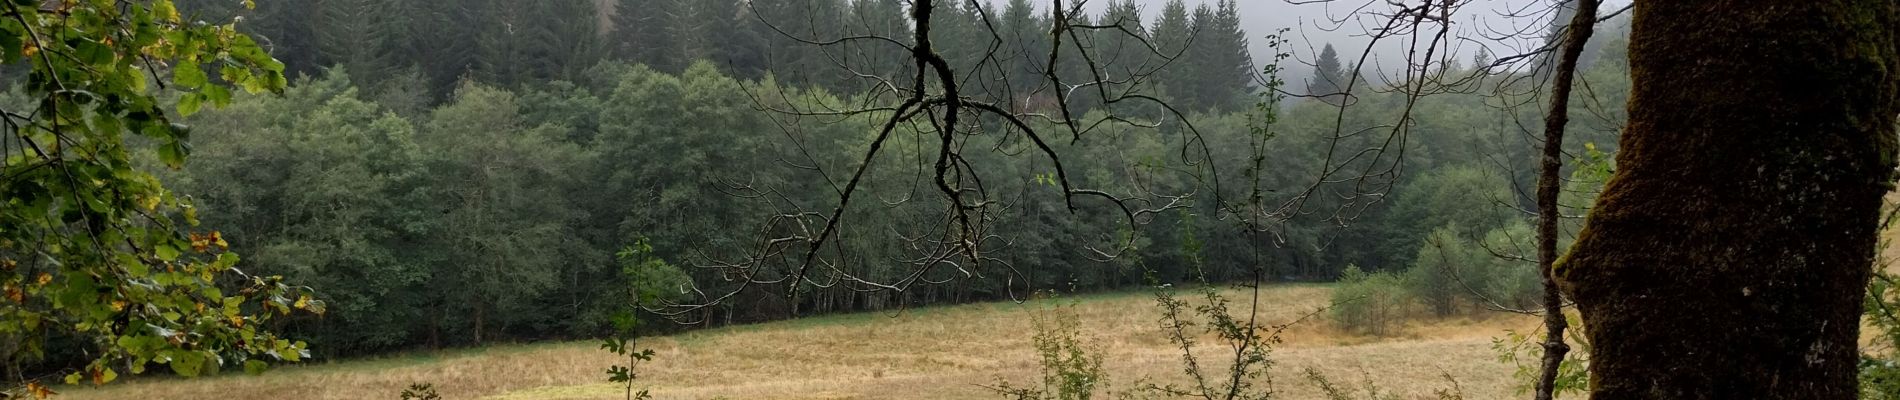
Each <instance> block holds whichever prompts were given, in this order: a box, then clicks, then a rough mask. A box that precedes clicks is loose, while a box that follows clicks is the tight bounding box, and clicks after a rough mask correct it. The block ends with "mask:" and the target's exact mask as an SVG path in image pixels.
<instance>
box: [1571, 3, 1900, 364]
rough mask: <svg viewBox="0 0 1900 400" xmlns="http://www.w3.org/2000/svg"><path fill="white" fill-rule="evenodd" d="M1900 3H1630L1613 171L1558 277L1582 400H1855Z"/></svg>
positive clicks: (1890, 143)
mask: <svg viewBox="0 0 1900 400" xmlns="http://www.w3.org/2000/svg"><path fill="white" fill-rule="evenodd" d="M1896 26H1900V2H1895V1H1893V0H1806V1H1761V0H1700V1H1687V0H1676V1H1655V0H1639V1H1637V2H1636V15H1635V25H1634V26H1633V31H1632V35H1631V38H1630V73H1631V75H1632V76H1631V78H1632V82H1633V84H1634V88H1633V91H1632V93H1631V96H1630V104H1629V108H1630V125H1629V128H1628V129H1627V130H1626V131H1625V132H1624V134H1623V137H1622V147H1621V152H1620V153H1619V154H1618V155H1617V168H1618V169H1617V171H1616V174H1615V175H1614V176H1613V177H1612V178H1611V180H1610V182H1609V185H1608V186H1607V187H1606V188H1605V189H1604V192H1603V195H1602V197H1601V198H1600V199H1599V201H1598V203H1597V208H1596V209H1595V210H1594V211H1593V212H1592V213H1591V215H1590V218H1589V221H1588V224H1587V226H1586V227H1585V228H1584V231H1583V232H1582V233H1581V234H1580V237H1579V238H1578V242H1577V244H1576V245H1575V246H1574V247H1573V248H1572V249H1571V253H1570V254H1569V255H1568V256H1566V258H1565V260H1564V261H1563V262H1561V263H1559V265H1558V266H1557V267H1556V273H1557V275H1558V278H1559V279H1560V281H1561V283H1562V286H1563V289H1564V290H1565V292H1566V294H1568V295H1569V296H1570V298H1571V299H1573V300H1575V301H1576V303H1577V306H1578V308H1579V309H1580V310H1581V311H1582V313H1583V322H1584V325H1585V326H1586V327H1587V329H1586V334H1587V335H1588V336H1589V339H1590V343H1591V345H1592V349H1591V356H1590V359H1591V365H1590V374H1591V388H1590V389H1591V392H1592V398H1593V399H1596V400H1617V399H1739V398H1756V399H1852V398H1854V396H1855V391H1856V388H1855V383H1856V376H1855V363H1856V361H1857V357H1858V352H1857V344H1858V342H1857V339H1858V335H1859V330H1860V324H1859V321H1860V319H1859V315H1860V305H1861V303H1860V301H1861V295H1862V292H1863V290H1864V287H1865V284H1866V283H1867V279H1868V274H1869V270H1870V266H1871V265H1872V261H1873V257H1874V243H1875V240H1876V228H1877V219H1878V214H1879V210H1880V205H1881V201H1880V198H1881V196H1882V194H1884V193H1886V192H1887V191H1888V190H1890V189H1891V187H1892V185H1891V177H1892V176H1893V173H1894V171H1893V168H1894V156H1895V154H1894V149H1895V137H1894V134H1895V133H1894V131H1893V129H1894V128H1893V122H1894V117H1895V115H1894V114H1895V112H1896V111H1900V107H1896V103H1897V97H1900V93H1897V92H1900V91H1897V90H1896V75H1897V74H1900V56H1896V53H1900V44H1897V43H1896V41H1897V39H1900V37H1897V36H1900V35H1896V33H1900V32H1896Z"/></svg>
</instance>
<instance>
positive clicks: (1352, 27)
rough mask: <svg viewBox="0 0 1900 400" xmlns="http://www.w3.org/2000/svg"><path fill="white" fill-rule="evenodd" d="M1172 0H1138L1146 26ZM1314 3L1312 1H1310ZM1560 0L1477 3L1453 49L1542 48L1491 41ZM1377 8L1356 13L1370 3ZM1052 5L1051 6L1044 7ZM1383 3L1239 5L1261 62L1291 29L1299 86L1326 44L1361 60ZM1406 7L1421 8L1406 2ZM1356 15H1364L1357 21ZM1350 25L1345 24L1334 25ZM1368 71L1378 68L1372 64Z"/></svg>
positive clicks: (1390, 51)
mask: <svg viewBox="0 0 1900 400" xmlns="http://www.w3.org/2000/svg"><path fill="white" fill-rule="evenodd" d="M1087 1H1088V3H1086V4H1085V7H1087V8H1088V9H1089V12H1090V14H1091V15H1101V12H1102V10H1103V9H1104V8H1106V7H1107V6H1108V3H1109V0H1087ZM1167 1H1168V0H1135V2H1136V3H1137V4H1140V5H1141V7H1142V21H1143V22H1144V23H1146V24H1149V25H1151V26H1152V25H1153V23H1154V20H1155V18H1156V16H1157V15H1159V14H1160V13H1161V8H1162V6H1163V5H1164V4H1166V3H1167ZM1308 1H1310V0H1308ZM1555 1H1556V0H1472V1H1470V2H1469V3H1467V4H1466V5H1465V6H1463V8H1461V9H1460V10H1459V11H1458V15H1457V16H1456V17H1454V18H1453V27H1454V29H1455V31H1454V32H1453V33H1452V36H1455V37H1462V38H1465V39H1464V40H1458V41H1456V43H1454V47H1453V50H1454V51H1456V52H1457V53H1458V54H1460V58H1459V59H1460V60H1466V61H1468V60H1469V59H1470V55H1471V54H1474V53H1476V52H1477V50H1478V48H1479V47H1485V48H1487V49H1488V50H1489V51H1490V52H1491V53H1492V54H1517V53H1522V52H1525V51H1529V50H1532V49H1535V48H1537V47H1539V46H1542V45H1543V43H1542V41H1541V40H1532V39H1522V40H1506V41H1498V40H1491V39H1490V38H1488V37H1493V38H1494V37H1499V36H1506V35H1505V32H1515V31H1521V30H1525V29H1529V30H1531V31H1533V32H1543V31H1544V29H1546V27H1548V26H1549V24H1550V19H1551V14H1550V13H1548V12H1546V11H1545V10H1549V7H1550V6H1551V5H1552V4H1554V3H1555ZM1629 1H1630V0H1607V1H1606V2H1605V3H1606V4H1604V5H1603V10H1602V12H1604V13H1608V12H1611V11H1613V10H1616V9H1619V8H1622V7H1624V6H1625V5H1627V4H1629ZM1184 2H1185V3H1187V6H1188V9H1189V10H1192V9H1193V8H1194V7H1195V6H1198V5H1200V4H1208V5H1209V6H1213V5H1214V3H1215V0H1184ZM1369 2H1370V3H1372V4H1374V7H1373V8H1367V9H1355V7H1359V6H1361V5H1364V4H1367V3H1369ZM1042 3H1043V4H1048V3H1047V2H1042ZM1385 3H1386V2H1385V1H1384V0H1335V1H1332V2H1322V3H1314V4H1291V3H1288V2H1287V0H1239V1H1238V3H1237V4H1239V6H1240V16H1241V26H1242V28H1245V29H1246V30H1247V35H1248V42H1249V43H1250V44H1251V46H1252V48H1251V49H1250V50H1252V53H1253V56H1254V60H1255V62H1256V63H1261V62H1266V61H1268V60H1270V58H1269V57H1268V56H1269V55H1270V54H1271V52H1270V51H1269V50H1268V48H1267V40H1266V39H1264V37H1265V36H1266V35H1268V34H1271V33H1273V32H1274V31H1277V30H1279V29H1280V28H1288V29H1291V30H1290V31H1288V32H1287V36H1288V39H1289V40H1291V41H1292V42H1291V43H1290V46H1291V47H1292V49H1291V50H1292V51H1291V53H1292V54H1293V57H1294V59H1292V60H1288V63H1287V65H1284V67H1285V68H1286V69H1287V74H1288V75H1287V76H1283V77H1282V78H1285V79H1287V80H1288V81H1289V82H1294V84H1296V85H1297V84H1298V82H1300V81H1301V80H1302V79H1304V78H1306V77H1307V76H1308V75H1309V74H1310V71H1311V68H1310V67H1307V66H1306V65H1303V63H1311V62H1312V59H1313V57H1314V55H1315V54H1317V53H1318V52H1319V49H1320V48H1321V47H1322V46H1324V45H1325V44H1328V43H1331V44H1332V45H1333V46H1334V47H1335V49H1337V50H1338V51H1339V53H1340V58H1341V59H1342V61H1345V62H1348V63H1351V62H1352V61H1353V60H1356V59H1357V58H1358V54H1359V53H1360V52H1361V51H1364V49H1365V48H1366V45H1367V43H1368V42H1369V41H1370V40H1369V39H1368V38H1367V37H1366V33H1367V32H1368V31H1369V30H1370V29H1373V28H1377V27H1376V26H1362V25H1361V23H1362V22H1363V23H1365V24H1375V23H1379V22H1383V21H1384V20H1383V19H1379V18H1376V17H1372V16H1368V15H1366V14H1367V13H1366V12H1367V11H1386V10H1388V9H1389V8H1388V6H1385ZM1406 3H1408V4H1409V3H1416V2H1415V1H1407V2H1406ZM1355 15H1357V16H1359V17H1358V18H1354V17H1355ZM1340 20H1346V21H1347V22H1346V23H1344V24H1341V23H1337V22H1334V21H1340ZM1404 49H1405V46H1404V45H1403V44H1402V43H1401V42H1400V41H1398V40H1395V39H1386V40H1385V41H1383V42H1381V45H1380V46H1379V47H1378V48H1376V49H1375V51H1374V52H1373V53H1374V54H1373V58H1374V60H1375V61H1374V62H1376V63H1377V64H1379V65H1383V66H1386V68H1388V69H1389V68H1391V67H1394V66H1397V65H1398V63H1399V62H1401V60H1402V59H1403V55H1404ZM1367 65H1368V68H1371V67H1372V65H1373V63H1371V62H1369V63H1368V64H1367Z"/></svg>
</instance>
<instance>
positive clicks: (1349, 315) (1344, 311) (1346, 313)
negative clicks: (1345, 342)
mask: <svg viewBox="0 0 1900 400" xmlns="http://www.w3.org/2000/svg"><path fill="white" fill-rule="evenodd" d="M1401 281H1402V279H1400V278H1399V277H1398V276H1396V275H1393V274H1391V273H1389V272H1375V273H1370V274H1368V273H1366V272H1365V271H1363V270H1360V269H1359V266H1357V265H1348V266H1346V270H1345V271H1344V272H1342V273H1341V274H1340V277H1339V287H1338V288H1337V289H1334V290H1333V299H1332V303H1333V306H1332V307H1333V308H1332V310H1331V311H1330V312H1331V315H1332V317H1333V322H1334V323H1337V324H1339V326H1340V328H1342V329H1345V330H1347V331H1351V332H1355V333H1363V334H1370V335H1380V336H1383V335H1387V334H1390V333H1392V327H1393V326H1394V325H1397V323H1398V322H1399V321H1400V319H1401V316H1402V315H1401V313H1403V312H1404V308H1405V303H1406V302H1407V301H1408V300H1409V298H1408V297H1407V296H1405V293H1404V292H1405V285H1404V284H1403V283H1402V282H1401Z"/></svg>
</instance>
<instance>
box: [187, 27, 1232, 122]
mask: <svg viewBox="0 0 1900 400" xmlns="http://www.w3.org/2000/svg"><path fill="white" fill-rule="evenodd" d="M970 4H973V2H972V3H966V2H955V4H947V5H945V6H944V7H942V8H941V9H940V10H938V11H937V12H936V13H935V14H933V17H932V18H933V21H934V22H933V25H934V26H936V27H937V28H936V29H937V32H940V33H941V35H937V39H935V42H936V43H937V44H938V45H939V47H940V48H941V51H943V52H944V53H945V54H946V58H948V59H950V61H951V62H952V64H953V66H954V67H956V68H959V69H961V70H978V69H989V70H994V71H998V72H1000V73H1007V74H1012V75H1011V76H1014V78H1013V79H1009V80H1010V81H1009V82H1002V81H1000V79H999V80H998V81H994V82H978V83H976V85H975V86H978V87H981V88H982V90H983V91H984V92H986V93H991V94H993V95H994V96H998V97H1004V98H1007V97H1009V96H1010V94H1011V93H1017V94H1027V93H1032V92H1036V90H1033V89H1034V88H1033V85H1034V84H1036V83H1037V82H1038V80H1037V79H1035V76H1036V74H1039V73H1042V72H1045V70H1047V69H1048V66H1047V65H1045V64H1046V63H1047V62H1048V61H1049V60H1048V59H1047V58H1046V55H1047V54H1048V53H1049V49H1050V48H1052V46H1053V45H1054V44H1053V43H1052V40H1054V39H1053V38H1051V37H1050V35H1049V34H1048V33H1049V32H1050V28H1051V24H1052V23H1053V22H1052V20H1051V16H1050V15H1049V13H1048V11H1047V10H1037V9H1036V8H1035V5H1034V3H1033V2H1031V1H1029V0H1008V1H1007V2H1005V3H1004V4H1002V5H996V4H992V3H989V2H984V3H983V5H982V6H971V5H970ZM179 7H180V9H181V10H184V12H186V13H189V14H193V15H202V16H226V15H233V14H236V15H241V16H242V17H243V18H244V19H243V20H242V22H241V24H240V29H241V30H243V31H245V32H248V33H250V34H253V35H256V36H257V37H258V40H259V41H260V43H262V44H264V45H265V47H267V48H269V49H270V50H271V54H272V55H273V56H275V57H277V58H278V59H280V60H282V61H283V62H284V64H285V65H286V70H287V72H289V73H290V74H291V75H292V76H295V75H298V74H303V75H317V74H320V71H321V70H323V69H325V68H328V67H331V66H343V67H345V68H347V69H348V70H349V71H351V73H350V78H351V82H352V83H353V84H356V85H357V86H359V87H361V88H363V90H364V92H365V95H364V97H365V98H370V99H375V100H379V102H381V103H385V104H390V105H393V106H402V107H424V106H429V105H434V104H435V103H437V102H439V101H444V100H446V99H448V98H449V97H451V96H452V95H453V94H454V91H455V90H456V88H457V86H458V82H460V81H462V80H464V79H475V80H479V81H482V82H485V83H488V84H491V85H495V86H499V87H507V88H515V87H520V86H524V85H531V84H539V83H543V82H550V81H570V82H572V81H578V80H580V78H581V77H582V75H583V74H585V70H586V69H587V68H589V67H591V66H593V65H594V64H596V63H597V62H600V61H618V62H626V63H633V64H644V65H647V66H649V67H651V68H653V69H655V70H657V71H662V72H667V73H674V74H677V73H681V72H683V71H684V70H685V69H686V68H687V67H688V66H689V65H691V64H692V63H694V62H696V61H699V60H708V61H710V62H712V63H713V64H714V65H716V66H718V67H719V68H720V69H721V70H722V71H726V73H727V74H729V75H731V76H733V77H735V78H740V79H748V80H751V79H759V78H761V77H763V76H764V75H765V74H767V73H768V72H770V73H772V74H773V75H775V76H776V77H777V78H778V79H779V80H781V81H785V82H789V83H794V84H796V85H799V86H816V87H823V88H826V89H829V90H831V91H833V92H855V91H858V90H862V89H864V88H863V87H861V86H862V83H861V82H859V81H858V78H859V76H860V75H872V76H882V77H887V78H896V77H906V76H908V74H910V73H912V72H911V71H914V69H915V67H914V66H913V65H909V63H908V61H906V60H908V58H907V56H908V54H905V53H904V50H903V49H902V48H900V47H898V46H893V45H890V44H889V43H883V41H885V40H888V41H892V42H897V43H907V42H909V41H910V35H911V33H910V29H911V27H910V25H909V23H908V20H907V18H908V15H905V13H906V12H907V7H906V6H905V5H904V4H903V2H901V1H900V0H855V1H853V0H774V1H744V0H714V1H696V0H549V1H533V2H521V1H507V0H481V1H454V2H443V1H426V0H323V1H297V2H282V3H273V4H270V5H269V6H267V7H258V8H256V9H255V10H247V9H245V8H244V7H242V6H241V5H238V4H236V3H234V2H228V1H217V0H180V1H179ZM1144 11H1151V12H1153V13H1154V14H1153V15H1152V16H1144V15H1143V12H1144ZM1069 23H1070V24H1072V25H1100V26H1101V28H1100V29H1094V30H1092V32H1096V33H1094V34H1092V35H1078V37H1074V38H1062V40H1065V41H1068V42H1069V44H1068V46H1071V47H1073V46H1076V42H1082V45H1084V46H1089V47H1090V48H1094V49H1098V50H1097V51H1098V52H1099V53H1100V58H1101V59H1100V60H1097V61H1098V63H1099V65H1098V66H1101V67H1106V68H1107V69H1105V72H1108V75H1109V78H1108V79H1126V77H1127V76H1128V75H1131V74H1135V73H1136V71H1140V73H1141V74H1143V75H1153V79H1152V80H1151V82H1149V83H1151V84H1152V85H1153V86H1156V87H1158V88H1159V89H1158V90H1160V91H1163V92H1167V93H1171V94H1173V97H1174V98H1177V99H1179V100H1180V101H1181V102H1182V103H1183V104H1182V105H1181V106H1182V107H1184V108H1192V109H1207V108H1217V109H1223V110H1229V111H1231V110H1235V109H1239V108H1245V107H1246V106H1247V104H1249V100H1247V98H1246V97H1247V94H1248V92H1249V91H1250V89H1249V88H1250V87H1252V82H1253V81H1252V78H1251V77H1252V76H1253V73H1254V72H1255V67H1254V66H1253V65H1252V63H1251V60H1250V59H1249V57H1248V55H1247V51H1248V50H1247V40H1248V36H1247V33H1246V31H1245V30H1244V29H1243V28H1242V27H1241V26H1240V18H1239V14H1238V3H1237V2H1236V1H1235V0H1224V1H1220V2H1216V3H1213V4H1201V5H1198V6H1195V7H1192V8H1190V7H1189V6H1187V5H1186V4H1185V3H1183V2H1182V1H1180V0H1175V1H1172V2H1169V3H1167V4H1166V5H1165V6H1164V7H1162V8H1161V9H1160V10H1143V9H1142V8H1141V7H1139V6H1137V5H1136V4H1135V3H1134V1H1133V0H1120V1H1117V2H1114V3H1112V4H1111V5H1110V6H1109V7H1108V8H1107V9H1106V10H1105V11H1104V12H1103V13H1102V14H1101V15H1079V16H1071V18H1070V20H1069ZM1124 31H1126V32H1133V33H1135V35H1134V36H1130V35H1127V34H1125V33H1124ZM867 37H876V38H881V39H877V40H862V38H867ZM847 38H860V40H846V39H847ZM1137 38H1139V39H1137ZM830 42H838V43H837V44H838V45H836V46H818V45H814V44H815V43H830ZM992 44H994V45H995V46H992ZM1088 68H1089V66H1088V65H1083V64H1082V63H1062V65H1057V66H1056V68H1055V69H1057V70H1059V72H1058V73H1059V74H1061V75H1062V76H1064V77H1065V79H1066V80H1067V81H1069V82H1083V81H1087V80H1091V79H1092V78H1093V76H1090V75H1089V72H1088ZM1048 92H1049V91H1048V90H1043V91H1041V93H1042V95H1043V96H1051V95H1050V94H1049V93H1048ZM1016 100H1018V101H1023V100H1024V99H1016ZM1041 101H1048V100H1041Z"/></svg>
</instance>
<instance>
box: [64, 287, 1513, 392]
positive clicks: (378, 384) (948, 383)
mask: <svg viewBox="0 0 1900 400" xmlns="http://www.w3.org/2000/svg"><path fill="white" fill-rule="evenodd" d="M1330 292H1331V288H1330V286H1328V285H1306V284H1302V285H1281V286H1269V287H1267V288H1265V289H1263V290H1262V292H1261V303H1260V304H1262V305H1263V306H1262V307H1261V308H1260V310H1259V318H1261V321H1264V322H1265V323H1266V324H1267V325H1277V324H1286V323H1289V322H1293V321H1295V320H1298V319H1300V318H1301V317H1302V316H1305V315H1307V314H1311V313H1313V312H1314V311H1315V310H1317V309H1320V308H1322V307H1324V306H1325V305H1326V304H1327V301H1328V297H1329V294H1330ZM1232 294H1234V295H1241V293H1239V292H1234V293H1232ZM1058 305H1066V306H1068V308H1069V309H1071V310H1073V312H1075V313H1076V315H1077V316H1078V317H1079V321H1080V327H1079V328H1080V329H1079V330H1080V331H1081V332H1082V336H1083V338H1084V339H1085V340H1086V341H1087V342H1088V343H1090V344H1091V345H1092V346H1093V347H1094V350H1095V351H1096V352H1098V353H1099V354H1101V355H1102V358H1103V360H1104V362H1103V367H1104V369H1105V370H1106V372H1107V374H1108V376H1107V379H1108V381H1109V382H1110V388H1109V389H1110V390H1111V391H1114V390H1123V389H1127V388H1129V387H1132V386H1133V385H1134V384H1136V382H1154V383H1164V384H1165V383H1168V382H1185V381H1183V380H1180V379H1179V377H1180V375H1181V354H1180V350H1179V348H1177V347H1174V346H1173V345H1172V344H1171V343H1169V342H1168V341H1167V339H1166V337H1165V336H1164V335H1163V334H1162V332H1161V330H1160V325H1159V322H1158V319H1159V318H1160V312H1159V311H1158V308H1157V307H1155V303H1154V297H1153V294H1151V293H1144V292H1128V293H1111V294H1097V295H1085V296H1073V297H1064V298H1056V299H1041V300H1034V301H1029V302H1024V303H1015V302H999V303H984V304H971V305H961V306H947V307H930V308H921V309H912V310H908V311H904V312H898V313H867V314H848V315H836V316H826V317H816V318H806V319H799V320H791V321H781V322H774V323H766V324H757V325H747V326H734V327H727V328H721V329H712V330H702V331H694V332H688V333H682V334H677V335H672V336H665V337H656V338H648V339H643V340H642V341H641V344H642V345H643V346H646V347H651V348H653V349H654V350H655V351H656V352H657V358H656V359H655V361H654V362H652V363H647V364H643V365H641V366H640V371H641V373H642V375H641V379H640V383H641V385H643V386H645V387H648V388H650V389H651V392H652V394H653V396H654V397H655V398H658V399H713V398H730V399H969V398H1003V396H1001V395H999V394H997V393H996V392H994V391H992V390H991V389H988V388H987V387H988V386H995V385H996V384H998V383H1000V382H1002V381H1004V380H1007V381H1009V382H1014V383H1016V384H1018V385H1033V384H1035V383H1036V382H1038V381H1037V379H1039V378H1038V376H1039V375H1038V374H1039V366H1038V364H1037V362H1036V357H1037V355H1036V352H1035V350H1034V349H1033V347H1032V346H1033V345H1032V343H1031V338H1032V336H1033V335H1034V332H1035V327H1034V324H1033V322H1032V320H1034V316H1035V315H1037V314H1038V313H1045V312H1048V311H1049V310H1052V309H1054V308H1055V307H1056V306H1058ZM1536 325H1537V321H1536V320H1535V319H1534V318H1529V317H1523V316H1515V315H1507V314H1499V313H1480V314H1478V316H1477V317H1468V318H1453V319H1444V320H1415V321H1412V322H1409V323H1408V324H1407V325H1406V326H1405V327H1404V329H1402V330H1400V332H1399V333H1398V334H1396V335H1391V336H1388V337H1367V336H1362V335H1353V334H1346V333H1342V332H1341V331H1339V330H1338V329H1336V328H1334V327H1333V326H1332V325H1331V324H1330V323H1328V322H1327V321H1326V320H1324V319H1323V318H1320V319H1309V320H1306V321H1304V322H1302V323H1300V324H1296V325H1294V326H1292V327H1291V328H1289V329H1287V330H1286V331H1285V333H1284V336H1283V339H1284V342H1283V343H1281V344H1279V345H1278V346H1277V347H1276V348H1275V349H1274V351H1273V353H1272V355H1271V356H1272V358H1273V360H1274V362H1275V365H1274V367H1273V369H1272V372H1273V373H1272V376H1271V378H1272V380H1273V383H1272V384H1273V386H1274V388H1275V390H1276V391H1277V392H1278V394H1279V396H1277V397H1278V398H1284V399H1318V398H1323V397H1322V394H1321V393H1320V392H1319V390H1318V389H1317V387H1316V386H1315V385H1314V384H1313V383H1312V382H1310V381H1309V380H1308V379H1307V378H1306V377H1305V373H1304V370H1305V369H1307V368H1315V369H1317V370H1319V371H1322V372H1324V373H1325V374H1327V375H1329V376H1330V377H1331V378H1333V380H1334V381H1336V382H1338V381H1343V382H1346V383H1351V384H1353V385H1355V386H1358V387H1361V388H1364V387H1367V386H1368V383H1370V385H1371V386H1376V387H1377V388H1378V389H1379V390H1381V391H1384V392H1387V393H1392V394H1396V395H1398V398H1402V399H1413V398H1424V397H1426V396H1429V395H1430V394H1431V393H1432V392H1434V391H1436V390H1439V389H1443V388H1449V387H1453V386H1456V387H1457V388H1458V389H1459V390H1461V391H1462V392H1463V393H1464V394H1465V395H1466V398H1471V399H1493V398H1505V397H1512V396H1513V395H1514V394H1515V393H1517V390H1518V387H1517V381H1516V378H1514V377H1513V375H1514V374H1515V372H1516V371H1517V367H1516V366H1514V365H1512V364H1508V363H1505V362H1501V361H1499V360H1498V357H1497V356H1498V353H1497V352H1496V351H1495V350H1494V349H1493V340H1495V339H1497V338H1500V337H1502V336H1504V335H1505V332H1506V331H1507V330H1518V331H1524V332H1529V331H1532V330H1534V329H1535V327H1536ZM1207 339H1211V338H1207ZM1219 347H1221V345H1220V344H1218V343H1215V342H1213V341H1211V340H1202V341H1201V344H1200V345H1199V346H1197V347H1196V351H1198V352H1203V353H1204V354H1209V355H1210V357H1211V358H1218V356H1212V352H1214V351H1217V350H1218V348H1219ZM615 361H616V358H615V357H614V356H613V355H612V354H610V353H608V352H606V351H603V350H600V349H599V348H598V345H597V343H595V342H590V341H579V342H563V343H540V344H522V345H501V346H490V347H484V348H479V349H467V350H453V351H443V352H429V353H415V354H409V355H402V356H391V357H384V358H377V359H361V360H341V361H333V362H315V363H311V364H307V365H300V366H287V367H280V368H277V369H274V370H272V371H270V372H267V373H265V374H263V375H261V376H245V375H242V374H227V375H226V376H218V377H209V378H200V379H195V380H183V379H172V378H158V377H142V378H137V379H131V380H127V381H125V382H122V383H116V384H112V385H109V386H105V387H98V388H94V387H79V386H74V387H65V388H61V389H60V391H61V392H62V395H63V398H66V399H75V400H80V399H86V400H91V399H101V400H104V399H137V400H169V399H181V400H182V399H214V398H219V399H395V398H397V397H398V394H399V393H400V392H401V391H402V390H403V389H404V388H405V387H407V386H409V385H410V384H413V383H430V384H433V385H434V387H435V388H436V389H437V390H438V391H439V393H440V394H441V395H442V396H443V398H446V399H612V398H620V397H621V396H623V394H624V393H623V390H624V389H623V388H622V387H620V386H617V385H614V384H610V383H608V382H606V380H605V377H606V375H605V374H604V373H603V372H602V371H603V369H604V368H606V366H608V365H610V364H612V363H614V362H615Z"/></svg>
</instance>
